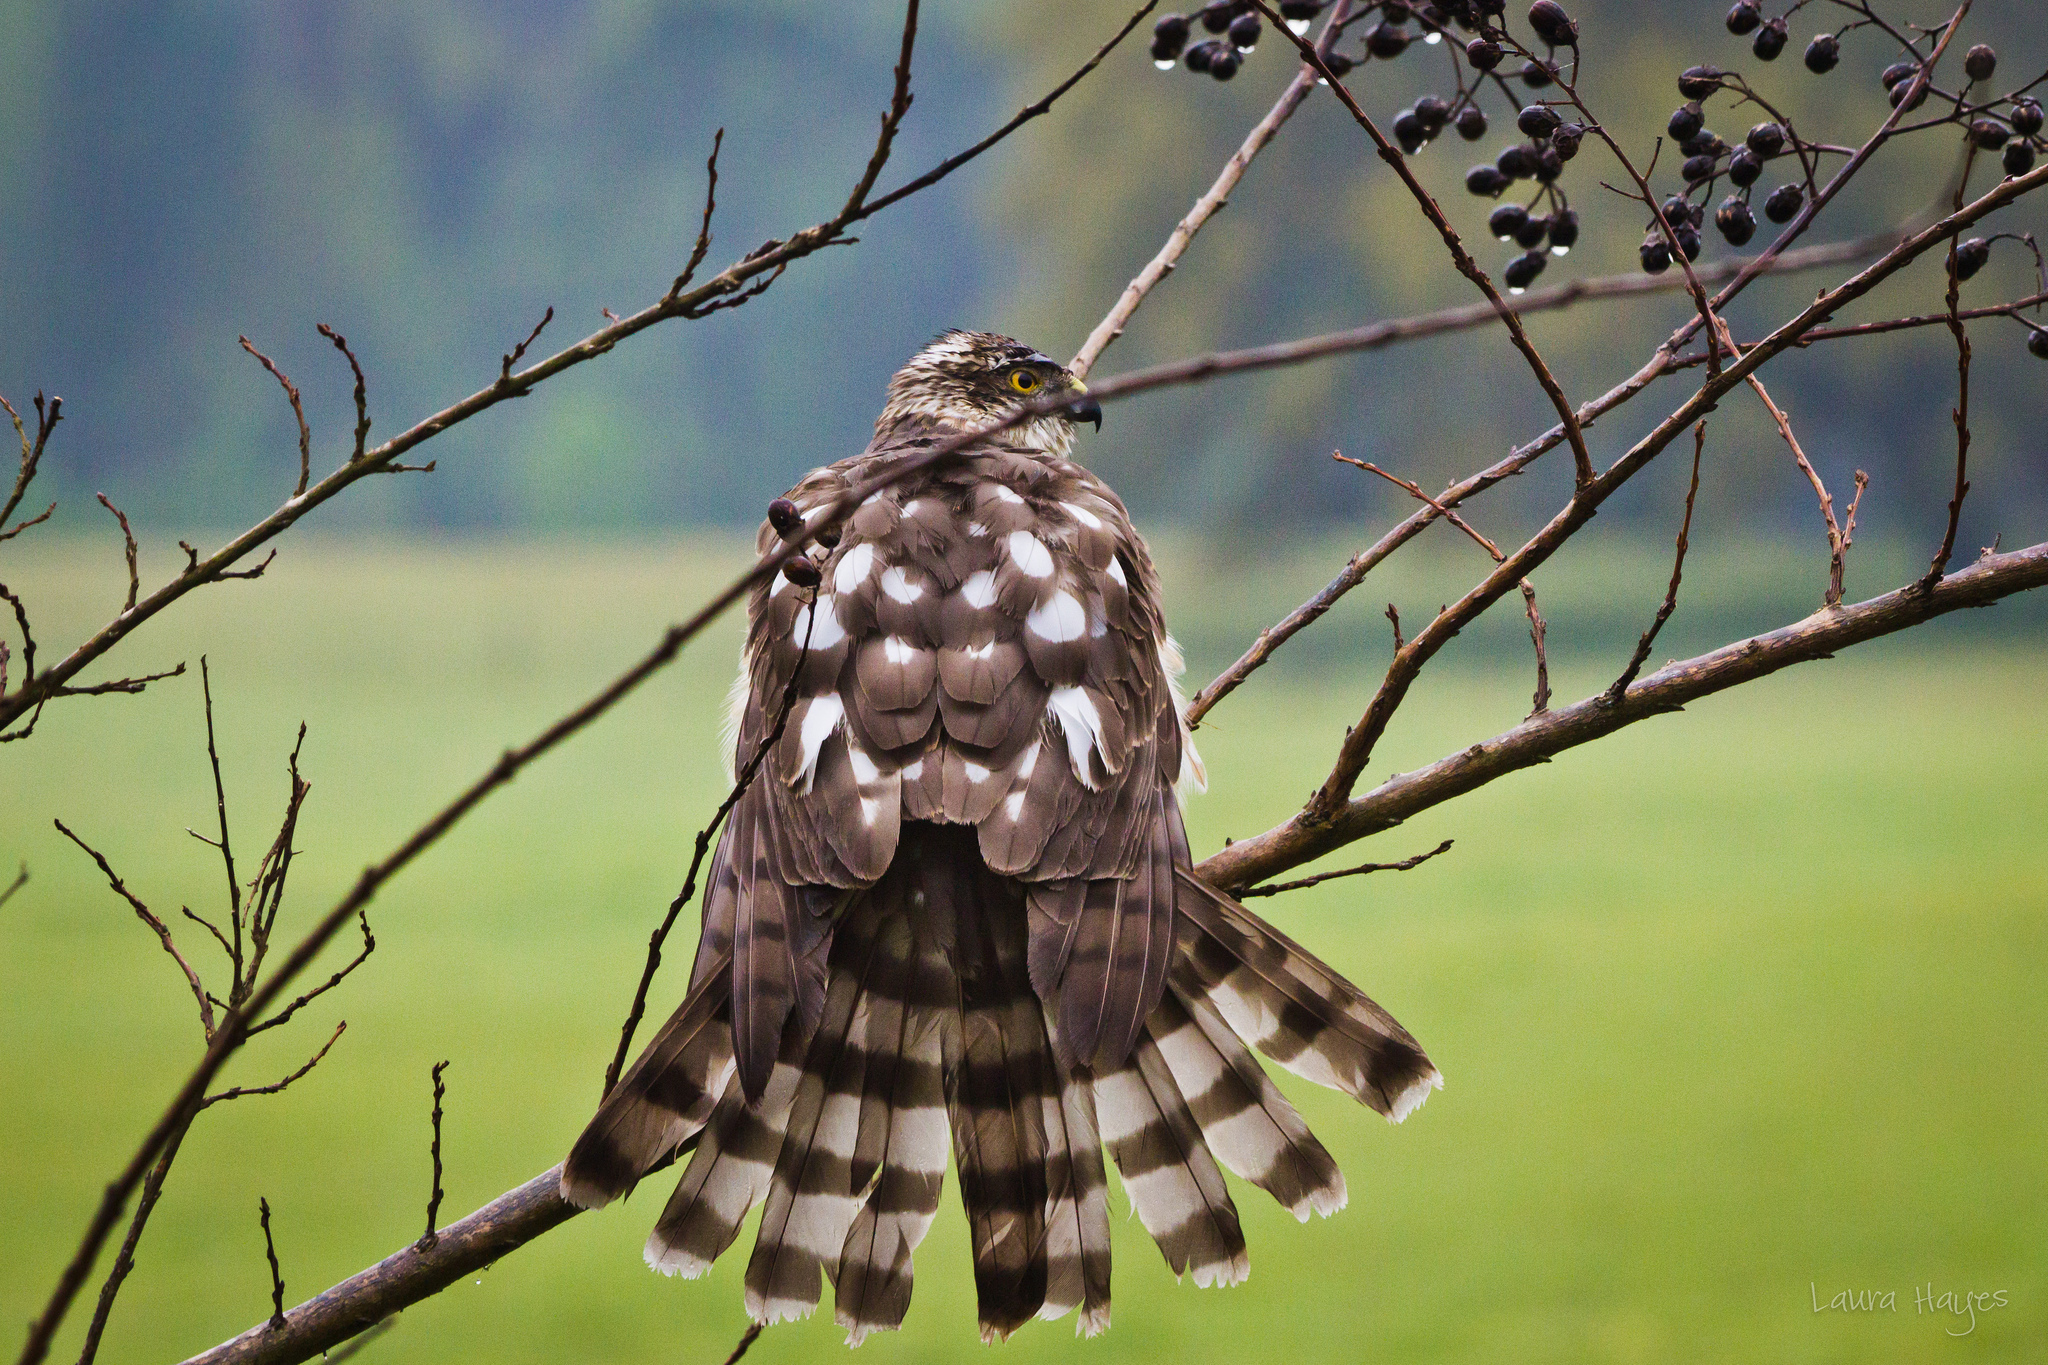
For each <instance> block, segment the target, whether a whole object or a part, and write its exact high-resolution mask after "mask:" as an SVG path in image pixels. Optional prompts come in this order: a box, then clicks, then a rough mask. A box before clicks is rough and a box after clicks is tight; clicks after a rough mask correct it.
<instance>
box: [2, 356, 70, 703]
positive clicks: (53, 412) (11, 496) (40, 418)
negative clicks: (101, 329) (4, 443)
mask: <svg viewBox="0 0 2048 1365" xmlns="http://www.w3.org/2000/svg"><path fill="white" fill-rule="evenodd" d="M0 408H4V409H6V412H7V416H8V417H9V418H10V419H11V420H12V421H13V422H14V434H15V436H17V437H18V438H20V440H21V468H20V469H19V470H18V471H17V472H16V473H15V476H14V487H13V488H12V489H11V490H10V491H9V492H8V494H7V501H6V502H4V503H0V527H5V526H6V525H7V519H8V518H9V517H11V516H13V515H14V509H15V508H17V507H19V506H21V500H22V498H23V497H24V496H25V495H26V494H27V493H28V486H29V484H30V483H31V482H33V481H34V479H35V477H36V466H37V465H39V464H41V463H42V459H43V447H45V446H47V445H49V443H50V433H51V432H53V431H55V430H56V429H57V423H59V422H61V421H63V420H64V400H63V399H62V398H52V399H50V400H49V401H48V402H47V403H46V402H44V401H43V395H42V393H41V392H40V391H39V392H38V393H37V394H36V434H35V437H34V439H33V440H31V439H30V437H29V434H28V431H27V429H26V428H25V427H23V426H22V422H21V414H20V413H18V412H16V411H15V410H14V404H12V403H10V402H8V401H7V399H6V398H5V397H4V396H0ZM56 510H57V504H56V503H54V502H53V503H51V504H50V508H49V511H47V512H44V513H43V515H42V516H40V517H37V518H35V520H34V521H25V522H23V523H21V525H19V526H17V527H15V528H14V529H13V530H11V531H7V532H6V533H5V534H0V540H12V539H13V538H14V537H15V536H18V535H20V534H21V533H22V532H23V531H24V530H26V529H28V528H29V527H31V526H33V525H35V524H36V522H38V521H43V520H45V519H47V518H48V517H49V515H50V512H54V511H56ZM8 719H10V720H11V719H12V717H9V718H8ZM0 723H4V722H0Z"/></svg>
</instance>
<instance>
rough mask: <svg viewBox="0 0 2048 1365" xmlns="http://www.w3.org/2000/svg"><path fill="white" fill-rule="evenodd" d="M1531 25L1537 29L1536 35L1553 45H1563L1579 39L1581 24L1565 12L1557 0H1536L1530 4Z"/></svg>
mask: <svg viewBox="0 0 2048 1365" xmlns="http://www.w3.org/2000/svg"><path fill="white" fill-rule="evenodd" d="M1529 27H1530V28H1533V29H1535V30H1536V36H1537V37H1539V38H1541V39H1542V40H1543V41H1544V42H1546V43H1549V44H1550V45H1551V46H1552V47H1563V46H1564V45H1566V44H1568V43H1576V42H1578V40H1579V26H1578V24H1577V22H1576V21H1574V20H1573V18H1572V17H1571V16H1570V15H1569V14H1566V13H1565V12H1564V6H1563V5H1560V4H1558V3H1557V0H1536V3H1535V4H1533V5H1531V6H1529Z"/></svg>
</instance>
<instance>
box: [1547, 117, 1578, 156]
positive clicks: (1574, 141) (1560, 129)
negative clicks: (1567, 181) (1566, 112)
mask: <svg viewBox="0 0 2048 1365" xmlns="http://www.w3.org/2000/svg"><path fill="white" fill-rule="evenodd" d="M1585 136H1586V130H1585V129H1584V128H1582V127H1580V126H1579V125H1578V124H1576V123H1560V124H1558V125H1557V127H1555V128H1553V129H1552V130H1551V132H1550V145H1551V147H1552V148H1553V149H1555V150H1556V152H1557V154H1558V156H1559V157H1560V158H1561V159H1562V160H1565V161H1570V160H1571V159H1572V158H1573V157H1575V156H1577V155H1578V154H1579V143H1580V141H1582V140H1583V139H1584V138H1585Z"/></svg>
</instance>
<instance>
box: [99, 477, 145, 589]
mask: <svg viewBox="0 0 2048 1365" xmlns="http://www.w3.org/2000/svg"><path fill="white" fill-rule="evenodd" d="M96 496H97V497H98V498H99V500H100V506H102V507H104V508H106V509H107V510H108V511H109V512H112V513H113V514H114V520H115V521H118V522H120V523H121V539H122V540H123V541H125V542H126V543H127V549H128V600H127V601H126V602H124V603H122V604H121V610H122V611H124V612H126V611H134V610H135V598H136V596H137V595H138V594H139V593H140V592H141V591H142V580H141V579H140V578H139V577H138V576H137V575H136V570H135V532H134V531H133V530H131V529H129V526H128V514H127V513H126V512H123V511H122V510H121V509H120V508H118V507H116V506H114V504H113V503H111V502H108V501H107V495H106V494H105V493H100V494H97V495H96Z"/></svg>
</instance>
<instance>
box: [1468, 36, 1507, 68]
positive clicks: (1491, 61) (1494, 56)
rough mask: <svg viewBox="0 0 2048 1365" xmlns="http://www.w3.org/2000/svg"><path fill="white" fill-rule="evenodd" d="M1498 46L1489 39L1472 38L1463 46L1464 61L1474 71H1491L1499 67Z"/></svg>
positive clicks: (1499, 55) (1499, 53)
mask: <svg viewBox="0 0 2048 1365" xmlns="http://www.w3.org/2000/svg"><path fill="white" fill-rule="evenodd" d="M1500 57H1501V52H1500V44H1499V43H1496V42H1494V41H1493V40H1492V39H1491V38H1474V39H1473V40H1472V41H1471V42H1469V43H1467V44H1465V60H1466V61H1468V62H1470V63H1472V69H1473V70H1475V71H1491V70H1493V69H1494V68H1495V67H1496V66H1499V65H1500Z"/></svg>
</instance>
